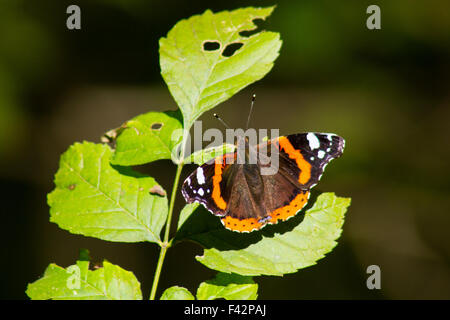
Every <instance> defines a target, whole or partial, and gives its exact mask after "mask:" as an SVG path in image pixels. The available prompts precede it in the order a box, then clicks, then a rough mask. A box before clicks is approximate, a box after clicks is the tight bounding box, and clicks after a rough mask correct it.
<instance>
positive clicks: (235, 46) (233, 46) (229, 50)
mask: <svg viewBox="0 0 450 320" xmlns="http://www.w3.org/2000/svg"><path fill="white" fill-rule="evenodd" d="M243 45H244V44H243V43H241V42H236V43H230V44H229V45H227V46H226V47H225V50H223V52H222V56H224V57H227V58H229V57H231V56H232V55H233V54H234V53H235V52H236V51H237V50H239V49H240V48H241V47H242V46H243Z"/></svg>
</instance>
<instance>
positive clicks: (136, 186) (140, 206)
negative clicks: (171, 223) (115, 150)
mask: <svg viewBox="0 0 450 320" xmlns="http://www.w3.org/2000/svg"><path fill="white" fill-rule="evenodd" d="M111 154H112V151H111V149H110V148H109V147H108V146H106V145H102V144H94V143H88V142H84V143H82V144H80V143H75V144H74V145H72V146H71V147H70V148H69V150H67V151H66V152H65V153H64V154H63V155H62V156H61V159H60V168H59V170H58V172H57V173H56V177H55V184H56V189H55V190H53V191H52V192H51V193H50V194H49V195H48V204H49V206H50V221H51V222H55V223H56V224H58V226H59V227H60V228H62V229H65V230H68V231H69V232H72V233H75V234H82V235H85V236H91V237H96V238H99V239H103V240H109V241H121V242H138V241H150V242H157V243H160V242H161V240H160V236H159V234H160V232H161V229H162V227H163V225H164V223H165V221H166V218H167V212H168V205H167V197H165V196H160V195H158V194H152V193H150V192H151V191H152V190H153V189H155V188H156V189H158V190H162V188H160V186H159V185H158V184H157V183H156V181H155V180H154V179H153V178H151V177H147V176H144V175H141V174H138V173H136V172H134V171H132V170H131V169H129V168H125V167H112V166H111V165H110V157H111Z"/></svg>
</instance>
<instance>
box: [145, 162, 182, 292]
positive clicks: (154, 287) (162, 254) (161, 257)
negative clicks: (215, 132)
mask: <svg viewBox="0 0 450 320" xmlns="http://www.w3.org/2000/svg"><path fill="white" fill-rule="evenodd" d="M182 169H183V163H182V162H181V163H179V164H178V167H177V172H176V173H175V181H174V182H173V186H172V194H171V195H170V204H169V213H168V215H167V222H166V229H165V231H164V241H163V242H162V244H161V251H160V252H159V258H158V264H157V265H156V271H155V275H154V277H153V285H152V291H151V293H150V300H155V296H156V290H157V289H158V282H159V277H160V276H161V270H162V266H163V262H164V258H165V256H166V252H167V249H169V247H170V244H171V243H170V242H169V232H170V224H171V221H172V213H173V207H174V205H175V198H176V195H177V189H178V182H179V181H180V175H181V171H182Z"/></svg>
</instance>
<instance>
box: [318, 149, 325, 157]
mask: <svg viewBox="0 0 450 320" xmlns="http://www.w3.org/2000/svg"><path fill="white" fill-rule="evenodd" d="M317 156H318V157H319V159H323V157H325V151H323V150H319V152H318V153H317Z"/></svg>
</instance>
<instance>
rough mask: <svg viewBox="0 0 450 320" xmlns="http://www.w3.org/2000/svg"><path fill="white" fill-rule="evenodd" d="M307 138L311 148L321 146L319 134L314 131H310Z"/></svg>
mask: <svg viewBox="0 0 450 320" xmlns="http://www.w3.org/2000/svg"><path fill="white" fill-rule="evenodd" d="M306 139H308V142H309V148H310V149H311V150H314V149H317V148H319V147H320V141H319V138H317V136H316V135H315V134H314V133H312V132H310V133H308V134H307V135H306Z"/></svg>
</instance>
